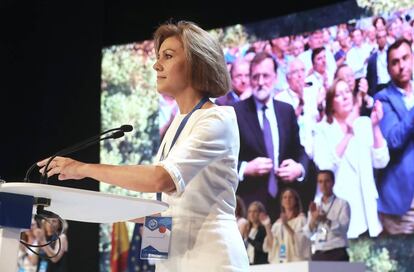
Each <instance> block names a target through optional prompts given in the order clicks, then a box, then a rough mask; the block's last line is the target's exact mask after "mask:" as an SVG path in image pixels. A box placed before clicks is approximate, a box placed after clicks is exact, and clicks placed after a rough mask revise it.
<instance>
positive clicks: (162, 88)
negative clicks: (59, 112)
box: [38, 21, 249, 272]
mask: <svg viewBox="0 0 414 272" xmlns="http://www.w3.org/2000/svg"><path fill="white" fill-rule="evenodd" d="M154 41H155V50H156V55H157V61H156V63H155V64H154V66H153V68H154V69H155V70H156V72H157V89H158V92H160V93H162V94H164V95H168V96H171V97H173V98H174V99H175V100H176V102H177V105H178V107H179V113H178V114H176V116H175V118H174V120H173V121H172V123H171V125H170V127H169V129H168V130H167V132H166V134H165V136H164V138H163V141H162V143H161V145H160V148H159V151H158V155H157V159H156V163H154V164H153V165H130V166H115V165H103V164H89V163H83V162H79V161H75V160H72V159H70V158H64V157H56V158H55V159H54V160H53V161H52V162H51V163H50V166H51V167H50V169H48V176H52V175H56V174H57V175H58V178H59V179H60V180H65V179H83V178H86V177H89V178H93V179H96V180H98V181H105V182H107V183H110V184H113V185H117V186H121V187H124V188H126V189H130V190H135V191H140V192H162V200H163V201H165V202H167V203H168V204H169V209H168V210H167V211H166V212H165V213H163V214H162V215H163V216H171V217H172V233H171V244H170V252H169V257H168V259H167V260H163V261H160V262H157V271H197V272H200V271H248V265H249V263H248V258H247V253H246V250H245V247H244V244H243V241H242V238H241V235H240V232H239V230H238V227H237V223H236V219H235V215H234V213H235V207H236V197H235V192H236V189H237V185H238V176H237V163H238V161H237V160H238V153H239V132H238V126H237V120H236V115H235V112H234V110H233V108H232V107H229V106H217V105H215V104H214V103H212V102H211V101H210V99H209V98H215V97H219V96H222V95H225V94H226V93H227V91H228V90H229V89H230V77H229V73H228V71H227V67H226V63H225V61H224V56H223V51H222V48H221V46H220V44H219V43H218V41H217V40H216V39H215V38H213V37H212V36H211V35H210V34H209V33H208V32H206V31H205V30H203V29H201V28H200V27H198V26H197V25H196V24H194V23H191V22H185V21H180V22H178V23H166V24H163V25H161V26H160V27H159V28H158V29H157V30H156V31H155V33H154ZM46 161H47V160H44V161H41V162H39V164H38V165H39V166H41V167H44V166H45V164H46ZM40 171H43V169H40Z"/></svg>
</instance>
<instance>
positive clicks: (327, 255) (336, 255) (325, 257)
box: [312, 247, 349, 262]
mask: <svg viewBox="0 0 414 272" xmlns="http://www.w3.org/2000/svg"><path fill="white" fill-rule="evenodd" d="M312 261H345V262H349V255H348V252H347V251H346V248H345V247H341V248H334V249H331V250H326V251H321V250H317V251H316V252H315V253H314V254H313V255H312Z"/></svg>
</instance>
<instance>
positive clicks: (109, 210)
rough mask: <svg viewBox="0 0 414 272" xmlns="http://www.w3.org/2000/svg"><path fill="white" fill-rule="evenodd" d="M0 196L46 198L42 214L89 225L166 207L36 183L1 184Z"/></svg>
mask: <svg viewBox="0 0 414 272" xmlns="http://www.w3.org/2000/svg"><path fill="white" fill-rule="evenodd" d="M0 192H4V193H14V194H21V195H30V196H34V197H44V198H49V199H50V201H51V202H50V206H49V207H45V210H47V211H51V212H54V213H56V214H57V215H59V216H60V217H62V218H63V219H66V220H73V221H80V222H89V223H113V222H120V221H128V220H131V219H135V218H139V217H144V216H148V215H152V214H156V213H159V212H162V211H165V210H166V209H167V208H168V204H167V203H164V202H161V201H157V200H149V199H141V198H137V197H131V196H121V195H115V194H109V193H103V192H95V191H89V190H82V189H74V188H68V187H60V186H55V185H47V184H38V183H27V182H10V183H3V184H0Z"/></svg>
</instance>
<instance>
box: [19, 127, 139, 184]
mask: <svg viewBox="0 0 414 272" xmlns="http://www.w3.org/2000/svg"><path fill="white" fill-rule="evenodd" d="M132 130H133V127H132V126H131V125H122V126H120V127H117V128H112V129H108V130H106V131H104V132H101V133H100V134H98V135H95V136H92V137H90V138H88V139H86V140H84V141H82V142H80V143H77V144H75V145H72V146H70V147H67V148H65V149H62V150H60V151H58V152H57V153H55V154H54V155H53V156H52V157H51V160H50V161H52V160H53V159H54V158H55V157H57V156H64V155H67V154H70V153H73V152H76V151H79V150H82V149H84V148H86V147H88V146H90V145H93V144H95V143H97V142H100V141H103V140H107V139H117V138H120V137H123V136H124V135H125V134H124V132H130V131H132ZM113 131H115V132H114V133H112V134H111V135H109V136H106V137H103V138H101V136H103V135H105V134H108V133H110V132H113ZM49 163H50V162H49ZM36 166H37V162H35V163H34V164H32V165H31V166H30V168H29V169H28V170H27V171H26V175H25V178H24V181H25V182H30V180H29V177H30V174H31V172H32V171H33V169H34V168H35V167H36ZM47 166H48V165H47ZM46 169H47V167H46V168H45V170H46ZM42 179H43V175H42Z"/></svg>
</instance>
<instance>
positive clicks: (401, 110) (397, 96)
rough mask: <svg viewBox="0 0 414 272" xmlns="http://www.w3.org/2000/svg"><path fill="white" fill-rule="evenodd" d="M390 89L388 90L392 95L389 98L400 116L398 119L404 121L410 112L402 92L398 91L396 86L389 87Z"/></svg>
mask: <svg viewBox="0 0 414 272" xmlns="http://www.w3.org/2000/svg"><path fill="white" fill-rule="evenodd" d="M389 86H390V88H389V89H388V91H389V93H390V95H389V96H388V98H389V100H390V103H391V105H392V106H393V107H394V109H395V111H396V113H397V114H398V118H399V119H400V120H402V119H403V118H404V116H406V115H407V113H408V111H407V108H406V107H405V104H404V101H403V98H402V94H401V93H400V91H398V90H397V87H396V86H395V85H394V84H390V85H389Z"/></svg>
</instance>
